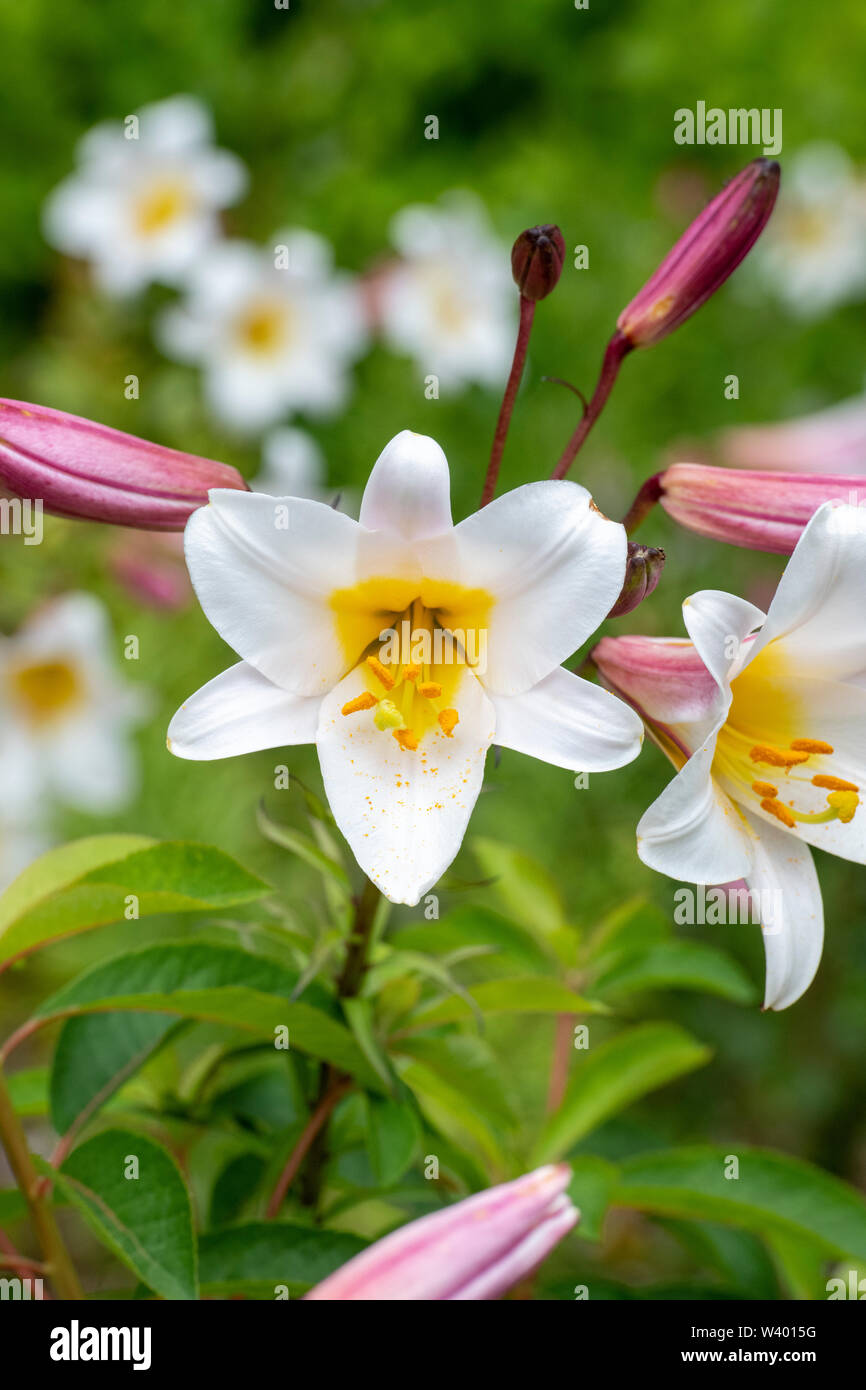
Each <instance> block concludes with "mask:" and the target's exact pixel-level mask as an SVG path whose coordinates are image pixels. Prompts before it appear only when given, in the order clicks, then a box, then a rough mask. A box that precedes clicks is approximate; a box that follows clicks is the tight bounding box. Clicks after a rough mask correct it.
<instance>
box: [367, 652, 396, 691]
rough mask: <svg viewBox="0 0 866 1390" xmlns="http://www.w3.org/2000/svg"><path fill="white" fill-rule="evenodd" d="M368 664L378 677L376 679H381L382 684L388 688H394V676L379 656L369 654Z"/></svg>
mask: <svg viewBox="0 0 866 1390" xmlns="http://www.w3.org/2000/svg"><path fill="white" fill-rule="evenodd" d="M367 665H368V666H369V668H370V670H371V671H372V672H373V675H374V676H375V677H376V679H377V680H378V681H380V682H381V684H382V685H384V687H385V689H386V690H393V689H394V677H393V676H392V675H391V672H390V671H389V670H388V668H387V666H383V665H382V663H381V661H380V660H379V658H378V656H368V657H367Z"/></svg>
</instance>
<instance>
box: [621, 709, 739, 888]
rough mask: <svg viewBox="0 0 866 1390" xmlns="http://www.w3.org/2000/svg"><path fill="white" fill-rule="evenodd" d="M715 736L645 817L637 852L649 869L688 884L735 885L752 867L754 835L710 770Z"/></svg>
mask: <svg viewBox="0 0 866 1390" xmlns="http://www.w3.org/2000/svg"><path fill="white" fill-rule="evenodd" d="M714 751H715V737H713V738H712V739H710V740H709V741H708V742H707V743H705V744H704V745H703V747H702V748H699V749H698V751H697V752H696V753H693V754H692V756H691V757H690V758H689V760H688V762H687V763H686V764H685V766H684V767H683V768H681V770H680V771H679V772H678V773H677V775H676V777H674V778H673V780H672V781H670V782H669V783H668V785H667V786H666V787H665V789H664V791H663V792H662V794H661V796H659V797H658V798H657V799H656V800H655V801H654V802H653V804H652V806H650V808H649V810H648V811H646V812H645V813H644V815H643V816H642V817H641V820H640V822H639V823H638V827H637V852H638V854H639V856H640V858H641V859H642V860H643V862H644V863H645V864H648V865H649V867H650V868H651V869H657V870H658V872H659V873H662V874H667V875H668V877H669V878H677V879H683V880H685V881H686V882H688V883H730V882H731V881H732V880H733V879H738V878H744V877H745V875H746V871H747V869H748V868H749V867H750V865H751V852H750V836H749V833H748V830H747V828H746V826H745V824H744V822H743V819H742V817H741V815H740V813H739V811H738V809H737V807H736V806H735V805H734V803H733V802H732V801H731V799H730V797H729V796H726V795H725V793H724V792H723V791H722V790H721V789H720V788H719V787H718V786H717V784H716V782H715V780H714V779H713V777H712V775H711V772H710V769H711V766H712V761H713V754H714Z"/></svg>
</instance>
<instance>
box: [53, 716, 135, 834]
mask: <svg viewBox="0 0 866 1390" xmlns="http://www.w3.org/2000/svg"><path fill="white" fill-rule="evenodd" d="M42 757H43V760H44V764H45V767H46V769H50V773H48V774H47V775H48V776H49V777H50V781H51V783H52V785H53V787H54V789H55V790H56V792H57V794H58V795H59V797H60V798H61V800H63V801H66V802H68V803H69V804H70V805H71V806H80V807H81V808H82V809H83V810H85V811H93V812H95V813H97V814H105V813H106V812H108V811H114V810H118V809H119V808H120V807H121V806H124V805H125V804H126V803H127V802H128V801H130V800H131V799H132V797H133V796H134V795H135V792H136V789H137V785H138V770H137V764H136V759H135V756H134V753H133V749H132V745H131V743H130V741H129V739H128V737H127V735H126V733H125V731H124V730H123V729H122V728H118V726H117V724H116V723H115V722H113V721H112V720H111V718H110V717H109V716H108V714H107V712H105V711H98V710H92V711H88V712H87V714H85V715H84V716H83V717H81V718H79V719H70V720H67V721H66V722H65V723H64V724H63V725H62V726H60V727H59V728H58V730H57V731H56V733H54V734H53V735H52V736H51V737H50V739H48V738H46V740H45V744H44V747H43V752H42Z"/></svg>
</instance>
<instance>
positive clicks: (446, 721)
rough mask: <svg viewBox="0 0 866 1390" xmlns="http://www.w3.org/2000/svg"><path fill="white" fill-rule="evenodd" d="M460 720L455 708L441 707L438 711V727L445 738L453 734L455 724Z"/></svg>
mask: <svg viewBox="0 0 866 1390" xmlns="http://www.w3.org/2000/svg"><path fill="white" fill-rule="evenodd" d="M459 722H460V716H459V714H458V713H457V711H456V709H443V710H441V711H440V713H439V728H440V729H441V730H442V732H443V734H444V735H445V737H446V738H451V737H452V736H453V734H454V729H455V727H456V725H457V724H458V723H459Z"/></svg>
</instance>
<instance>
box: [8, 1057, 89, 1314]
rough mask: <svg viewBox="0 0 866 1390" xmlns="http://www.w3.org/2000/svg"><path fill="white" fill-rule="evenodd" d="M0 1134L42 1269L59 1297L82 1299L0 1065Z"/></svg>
mask: <svg viewBox="0 0 866 1390" xmlns="http://www.w3.org/2000/svg"><path fill="white" fill-rule="evenodd" d="M0 1138H2V1140H3V1147H4V1149H5V1150H6V1156H7V1158H8V1159H9V1166H10V1168H11V1169H12V1172H13V1174H14V1176H15V1181H16V1182H17V1184H18V1186H19V1188H20V1189H21V1194H22V1196H23V1197H24V1200H25V1202H26V1203H27V1206H28V1208H29V1211H30V1218H31V1220H32V1222H33V1229H34V1230H35V1232H36V1236H37V1239H38V1241H39V1244H40V1245H41V1247H42V1252H43V1254H44V1256H45V1264H46V1270H47V1272H48V1273H49V1274H50V1277H51V1282H52V1283H53V1284H54V1287H55V1289H56V1290H57V1293H58V1294H59V1296H60V1297H61V1298H63V1299H74V1300H79V1301H80V1300H82V1299H83V1298H84V1290H83V1289H82V1287H81V1284H80V1282H79V1279H78V1275H77V1274H76V1272H75V1267H74V1265H73V1263H72V1260H71V1259H70V1257H69V1252H68V1250H67V1249H66V1246H65V1245H64V1243H63V1237H62V1236H61V1234H60V1229H59V1227H58V1225H57V1221H56V1220H55V1217H54V1212H53V1211H52V1209H51V1206H50V1203H49V1201H48V1200H47V1194H46V1191H45V1188H44V1184H43V1183H42V1182H41V1180H40V1178H39V1175H38V1174H37V1172H36V1169H35V1167H34V1165H33V1159H32V1157H31V1154H30V1149H29V1148H28V1145H27V1136H26V1134H25V1133H24V1128H23V1126H22V1124H21V1121H20V1120H19V1118H18V1116H17V1114H16V1113H15V1109H14V1106H13V1105H12V1099H11V1097H10V1095H9V1091H8V1088H7V1086H6V1079H5V1077H4V1075H3V1072H2V1069H0Z"/></svg>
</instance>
